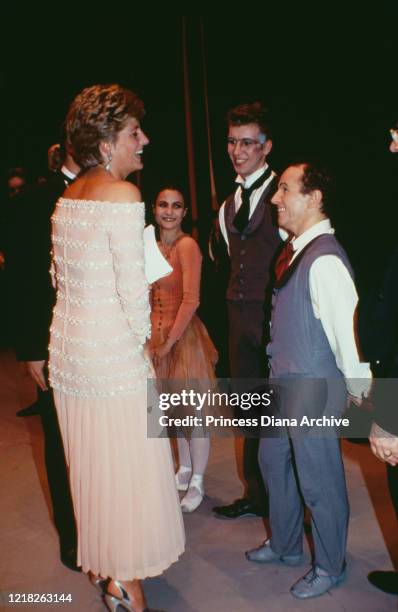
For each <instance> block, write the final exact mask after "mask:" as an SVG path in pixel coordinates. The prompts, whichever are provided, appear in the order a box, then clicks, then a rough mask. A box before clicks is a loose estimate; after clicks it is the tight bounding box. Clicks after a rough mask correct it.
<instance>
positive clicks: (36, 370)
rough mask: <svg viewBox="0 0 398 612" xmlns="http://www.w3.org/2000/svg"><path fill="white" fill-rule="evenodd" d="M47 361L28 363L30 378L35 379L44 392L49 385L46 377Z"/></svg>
mask: <svg viewBox="0 0 398 612" xmlns="http://www.w3.org/2000/svg"><path fill="white" fill-rule="evenodd" d="M45 363H46V362H45V361H44V359H43V361H27V362H26V369H27V371H28V374H29V376H31V377H32V378H33V380H34V381H35V383H36V384H37V385H38V386H39V387H40V389H41V390H42V391H47V389H48V387H47V383H46V379H45V377H44V365H45Z"/></svg>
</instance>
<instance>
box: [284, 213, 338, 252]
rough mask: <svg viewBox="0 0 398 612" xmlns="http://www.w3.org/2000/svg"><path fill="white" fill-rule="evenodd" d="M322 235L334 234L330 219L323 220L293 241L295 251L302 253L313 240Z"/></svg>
mask: <svg viewBox="0 0 398 612" xmlns="http://www.w3.org/2000/svg"><path fill="white" fill-rule="evenodd" d="M321 234H334V229H333V228H332V224H331V223H330V219H323V220H322V221H319V222H318V223H315V225H312V226H311V227H310V228H309V229H307V230H306V231H305V232H303V233H302V234H301V235H300V236H298V237H297V238H294V239H293V240H292V246H293V251H294V252H295V253H296V251H301V250H302V249H303V248H304V247H305V246H306V245H307V244H308V243H309V242H311V240H313V239H314V238H316V237H317V236H320V235H321Z"/></svg>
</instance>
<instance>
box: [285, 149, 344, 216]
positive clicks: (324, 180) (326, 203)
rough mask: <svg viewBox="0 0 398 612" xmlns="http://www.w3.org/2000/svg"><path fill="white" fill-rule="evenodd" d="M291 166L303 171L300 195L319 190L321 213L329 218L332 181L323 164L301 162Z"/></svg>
mask: <svg viewBox="0 0 398 612" xmlns="http://www.w3.org/2000/svg"><path fill="white" fill-rule="evenodd" d="M292 165H293V166H298V167H302V169H303V175H302V177H301V185H302V186H301V193H303V194H308V193H311V191H314V190H315V189H319V191H320V192H321V193H322V208H321V211H322V212H323V213H324V214H325V215H327V216H329V210H330V208H331V206H332V199H333V195H334V181H333V179H332V176H331V173H330V170H329V169H328V168H327V167H326V166H325V165H324V164H323V163H320V162H315V161H302V162H297V163H294V164H292Z"/></svg>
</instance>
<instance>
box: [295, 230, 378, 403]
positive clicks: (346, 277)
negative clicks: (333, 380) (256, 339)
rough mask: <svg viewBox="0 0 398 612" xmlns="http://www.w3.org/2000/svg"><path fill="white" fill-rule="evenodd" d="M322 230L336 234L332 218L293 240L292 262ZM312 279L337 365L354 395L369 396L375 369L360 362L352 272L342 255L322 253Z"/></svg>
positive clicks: (315, 307) (313, 293)
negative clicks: (356, 338)
mask: <svg viewBox="0 0 398 612" xmlns="http://www.w3.org/2000/svg"><path fill="white" fill-rule="evenodd" d="M321 234H334V229H333V228H332V226H331V224H330V220H329V219H324V220H323V221H320V222H319V223H316V224H315V225H313V226H312V227H310V229H308V230H307V231H305V232H304V233H303V234H301V235H300V236H298V237H297V238H295V239H294V240H292V245H293V250H294V255H293V257H292V260H291V262H292V261H294V259H295V258H296V257H297V255H298V254H299V253H300V251H302V250H303V248H304V247H305V246H306V245H307V244H308V243H309V242H310V241H311V240H313V239H314V238H316V237H317V236H320V235H321ZM291 262H290V263H291ZM309 283H310V294H311V303H312V307H313V310H314V315H315V317H316V318H317V319H319V320H320V321H321V323H322V327H323V329H324V331H325V334H326V337H327V339H328V341H329V344H330V348H331V349H332V351H333V354H334V356H335V358H336V364H337V367H338V368H339V370H340V371H341V372H342V373H343V375H344V377H345V379H346V384H347V389H348V392H349V393H351V395H354V396H355V397H361V395H362V394H363V395H365V396H367V394H368V392H369V390H370V387H371V378H372V373H371V371H370V367H369V364H368V363H363V362H361V361H360V358H359V355H358V348H357V345H356V340H355V330H354V313H355V309H356V306H357V303H358V294H357V292H356V289H355V285H354V282H353V280H352V278H351V276H350V273H349V272H348V270H347V268H346V267H345V265H344V264H343V262H342V261H341V259H340V258H339V257H337V256H335V255H322V256H321V257H318V258H317V259H316V260H315V261H314V263H313V264H312V266H311V269H310V277H309Z"/></svg>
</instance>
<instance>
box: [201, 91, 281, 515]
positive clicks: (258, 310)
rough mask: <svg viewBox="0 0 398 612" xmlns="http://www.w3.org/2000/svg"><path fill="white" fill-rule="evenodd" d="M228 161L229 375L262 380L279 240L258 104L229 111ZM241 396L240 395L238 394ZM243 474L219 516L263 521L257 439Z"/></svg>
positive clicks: (265, 125)
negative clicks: (242, 486) (232, 181)
mask: <svg viewBox="0 0 398 612" xmlns="http://www.w3.org/2000/svg"><path fill="white" fill-rule="evenodd" d="M227 121H228V155H229V157H230V159H231V162H232V165H233V167H234V169H235V171H236V172H237V174H238V176H237V178H236V182H237V183H238V187H237V188H236V190H235V191H234V193H232V194H231V195H230V196H229V197H228V198H227V199H226V201H225V202H224V204H223V205H222V207H221V208H220V215H219V221H220V229H221V232H222V234H223V237H224V239H225V242H226V244H227V247H228V252H229V255H230V260H231V273H230V279H229V284H228V289H227V304H228V318H229V360H230V374H231V377H232V378H235V379H251V378H260V377H262V376H264V375H265V366H266V364H265V360H264V349H263V347H262V340H263V335H264V328H265V311H266V304H267V290H268V291H269V286H270V271H272V269H273V259H274V256H275V253H276V250H277V248H278V246H279V245H280V243H281V239H280V237H279V234H278V229H277V227H276V223H273V222H272V215H271V208H272V207H271V205H270V200H271V197H272V195H273V193H274V192H275V189H276V178H275V174H274V173H273V172H272V170H271V168H270V167H269V166H268V164H267V156H268V154H269V153H270V151H271V149H272V140H271V131H270V125H269V117H268V111H267V109H265V108H264V106H263V105H262V104H261V103H260V102H255V103H253V104H242V105H240V106H237V107H235V108H233V109H232V110H230V111H229V113H228V115H227ZM242 390H243V389H242ZM243 474H244V479H245V482H246V492H245V496H244V497H243V498H242V499H237V500H236V501H235V502H234V503H232V504H230V505H228V506H217V507H215V508H214V509H213V510H214V512H215V513H216V514H217V516H219V517H222V518H228V519H234V518H239V517H242V516H264V515H265V513H266V511H267V508H266V502H267V498H266V493H265V489H264V484H263V480H262V476H261V471H260V468H259V465H258V439H256V438H248V437H246V438H245V442H244V451H243Z"/></svg>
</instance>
